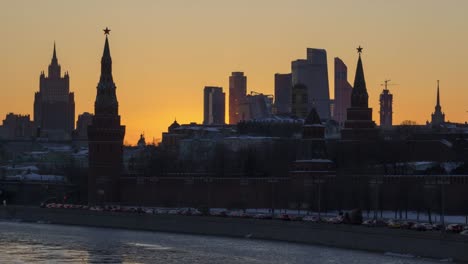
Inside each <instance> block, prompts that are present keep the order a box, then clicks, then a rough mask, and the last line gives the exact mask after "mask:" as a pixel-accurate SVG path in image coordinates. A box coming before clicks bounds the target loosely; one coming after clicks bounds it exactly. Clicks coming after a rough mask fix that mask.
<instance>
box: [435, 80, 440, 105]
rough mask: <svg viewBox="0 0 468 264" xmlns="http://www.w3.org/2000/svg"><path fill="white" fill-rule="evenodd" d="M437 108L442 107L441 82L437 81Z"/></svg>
mask: <svg viewBox="0 0 468 264" xmlns="http://www.w3.org/2000/svg"><path fill="white" fill-rule="evenodd" d="M436 106H440V95H439V80H437V104H436Z"/></svg>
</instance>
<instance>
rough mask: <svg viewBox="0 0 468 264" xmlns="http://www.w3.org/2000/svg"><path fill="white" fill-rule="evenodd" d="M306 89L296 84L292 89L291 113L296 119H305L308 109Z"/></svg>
mask: <svg viewBox="0 0 468 264" xmlns="http://www.w3.org/2000/svg"><path fill="white" fill-rule="evenodd" d="M308 102H309V100H308V96H307V87H306V86H305V85H303V84H296V85H294V86H293V87H292V100H291V113H292V114H293V116H295V117H297V118H304V119H305V118H306V116H307V109H308Z"/></svg>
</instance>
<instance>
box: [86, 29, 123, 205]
mask: <svg viewBox="0 0 468 264" xmlns="http://www.w3.org/2000/svg"><path fill="white" fill-rule="evenodd" d="M105 33H106V41H105V45H104V52H103V55H102V60H101V78H100V80H99V84H98V86H97V95H96V101H95V103H94V117H93V123H92V125H91V126H89V127H88V140H89V178H88V184H89V188H88V202H89V203H90V204H95V203H112V202H118V201H119V198H120V197H119V179H120V174H121V172H122V166H123V139H124V135H125V126H122V125H121V124H120V115H119V103H118V102H117V95H116V92H115V89H116V86H115V84H114V80H113V77H112V58H111V54H110V48H109V41H108V38H107V34H108V33H109V31H108V29H107V28H106V30H105Z"/></svg>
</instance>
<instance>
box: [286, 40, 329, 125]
mask: <svg viewBox="0 0 468 264" xmlns="http://www.w3.org/2000/svg"><path fill="white" fill-rule="evenodd" d="M291 68H292V85H293V86H294V85H296V84H302V85H305V86H306V87H307V94H308V108H307V113H308V112H309V111H310V110H311V109H312V107H315V108H317V111H318V114H319V115H320V117H321V118H322V119H330V91H329V86H328V65H327V52H326V50H324V49H311V48H308V49H307V59H306V60H296V61H293V62H292V64H291ZM307 113H306V115H307Z"/></svg>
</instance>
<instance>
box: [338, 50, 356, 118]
mask: <svg viewBox="0 0 468 264" xmlns="http://www.w3.org/2000/svg"><path fill="white" fill-rule="evenodd" d="M352 90H353V88H352V87H351V84H349V82H348V67H346V64H344V62H343V61H342V60H341V59H340V58H335V104H334V110H333V119H334V120H336V121H337V122H338V124H339V125H340V126H341V127H342V126H343V125H344V122H345V120H346V111H347V110H348V108H349V107H350V106H351V92H352Z"/></svg>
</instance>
